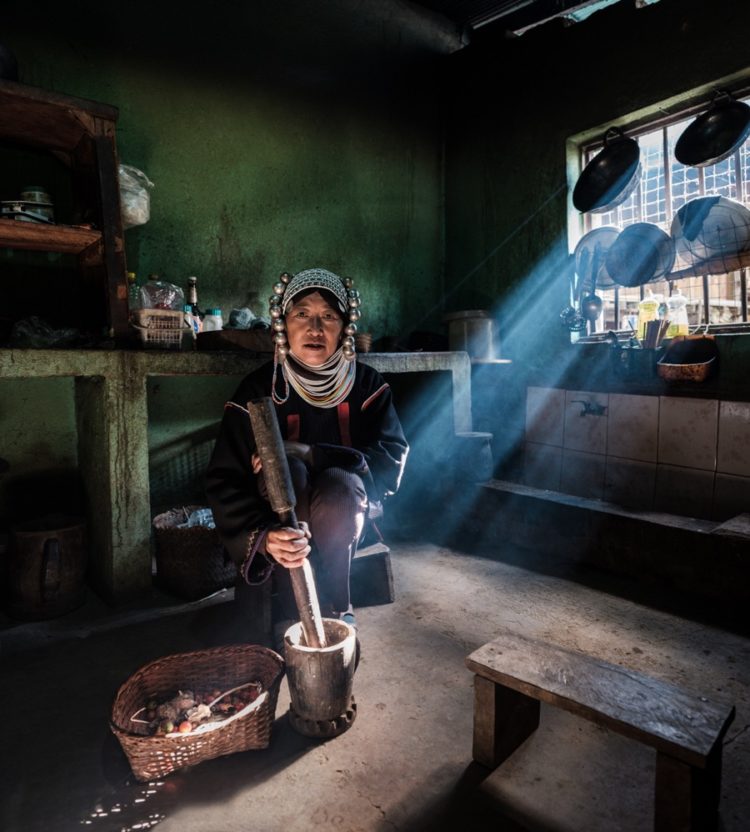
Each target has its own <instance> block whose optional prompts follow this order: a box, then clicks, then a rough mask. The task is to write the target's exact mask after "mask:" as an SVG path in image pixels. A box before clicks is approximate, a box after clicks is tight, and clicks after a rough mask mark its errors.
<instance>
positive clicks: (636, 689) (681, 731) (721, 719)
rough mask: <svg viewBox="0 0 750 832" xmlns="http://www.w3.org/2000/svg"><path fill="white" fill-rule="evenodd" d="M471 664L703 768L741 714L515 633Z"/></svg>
mask: <svg viewBox="0 0 750 832" xmlns="http://www.w3.org/2000/svg"><path fill="white" fill-rule="evenodd" d="M466 665H467V667H468V668H469V670H471V671H473V672H474V673H476V674H478V675H480V676H483V677H485V678H486V679H489V680H491V681H493V682H495V683H497V684H500V685H504V686H506V687H509V688H511V689H512V690H516V691H519V692H520V693H523V694H525V695H526V696H531V697H533V698H534V699H539V700H540V701H542V702H547V703H549V704H551V705H555V706H557V707H560V708H563V709H565V710H568V711H571V712H572V713H575V714H578V715H579V716H583V717H585V718H586V719H589V720H591V721H593V722H596V723H598V724H600V725H604V726H606V727H608V728H611V729H612V730H614V731H617V732H618V733H621V734H624V735H625V736H629V737H633V738H635V739H638V740H640V741H641V742H643V743H645V744H646V745H650V746H652V747H653V748H656V750H657V751H662V752H665V753H667V754H669V755H670V756H672V757H675V758H677V759H679V760H683V761H684V762H687V763H689V764H690V765H693V766H698V767H700V768H704V767H705V766H706V761H707V758H708V755H709V754H710V752H711V751H712V749H713V748H714V746H715V745H716V744H717V743H719V742H720V741H721V738H722V737H723V735H724V733H725V732H726V730H727V728H728V727H729V725H730V723H731V722H732V720H733V719H734V707H733V706H732V705H731V703H729V702H726V701H721V700H719V699H717V698H714V697H711V698H708V697H702V696H696V695H694V694H692V693H688V692H686V691H684V690H682V689H681V688H678V687H676V686H675V685H671V684H669V683H667V682H662V681H660V680H658V679H653V678H651V677H650V676H646V675H645V674H643V673H639V672H637V671H635V670H630V669H628V668H626V667H621V666H619V665H615V664H610V663H608V662H605V661H602V660H601V659H597V658H594V657H592V656H587V655H585V654H584V653H579V652H576V651H573V650H567V649H565V648H562V647H557V646H555V645H551V644H546V643H544V642H541V641H537V640H535V639H531V638H526V637H524V636H520V635H517V634H515V633H506V634H504V635H502V636H500V637H499V638H497V639H495V640H494V641H491V642H489V643H488V644H485V645H484V646H482V647H480V648H479V649H478V650H475V651H474V652H473V653H472V654H471V655H469V656H468V657H467V659H466Z"/></svg>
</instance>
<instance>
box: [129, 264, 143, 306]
mask: <svg viewBox="0 0 750 832" xmlns="http://www.w3.org/2000/svg"><path fill="white" fill-rule="evenodd" d="M126 277H127V279H128V309H129V310H130V311H131V312H133V311H134V310H135V309H138V308H140V305H141V287H140V286H139V285H138V282H137V281H136V279H135V272H127V274H126Z"/></svg>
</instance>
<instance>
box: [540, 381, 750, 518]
mask: <svg viewBox="0 0 750 832" xmlns="http://www.w3.org/2000/svg"><path fill="white" fill-rule="evenodd" d="M524 482H525V483H526V484H527V485H533V486H536V487H537V488H546V489H550V490H553V491H562V492H565V493H568V494H575V495H578V496H581V497H593V498H595V499H601V500H606V501H608V502H612V503H617V504H619V505H621V506H624V507H626V508H637V509H650V510H654V511H665V512H670V513H673V514H681V515H684V516H687V517H702V518H713V519H716V520H726V519H729V518H731V517H734V516H736V515H737V514H741V513H743V512H750V402H728V401H718V400H716V399H693V398H682V397H672V396H631V395H627V394H620V393H609V394H607V393H590V392H580V391H576V390H561V389H558V388H549V387H529V388H528V389H527V391H526V443H525V455H524Z"/></svg>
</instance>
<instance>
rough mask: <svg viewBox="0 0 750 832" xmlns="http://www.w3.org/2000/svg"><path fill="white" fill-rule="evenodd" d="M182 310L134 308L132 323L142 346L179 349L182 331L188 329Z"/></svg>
mask: <svg viewBox="0 0 750 832" xmlns="http://www.w3.org/2000/svg"><path fill="white" fill-rule="evenodd" d="M184 318H185V314H184V312H177V311H175V310H172V309H136V310H134V312H133V320H132V325H133V328H134V329H135V330H136V332H138V334H139V336H140V339H141V344H142V345H143V346H144V347H151V348H156V349H167V350H179V349H181V348H182V333H183V332H186V331H187V330H188V327H187V326H186V325H185V321H184Z"/></svg>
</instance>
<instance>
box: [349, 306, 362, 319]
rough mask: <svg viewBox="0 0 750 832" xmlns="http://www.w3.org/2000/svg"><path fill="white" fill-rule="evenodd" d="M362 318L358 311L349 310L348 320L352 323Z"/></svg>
mask: <svg viewBox="0 0 750 832" xmlns="http://www.w3.org/2000/svg"><path fill="white" fill-rule="evenodd" d="M361 317H362V313H361V312H360V311H359V309H354V308H352V309H350V310H349V320H350V321H352V322H355V321H358V320H359V319H360V318H361Z"/></svg>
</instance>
